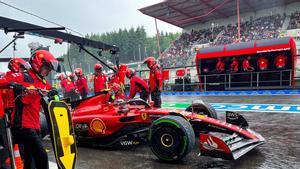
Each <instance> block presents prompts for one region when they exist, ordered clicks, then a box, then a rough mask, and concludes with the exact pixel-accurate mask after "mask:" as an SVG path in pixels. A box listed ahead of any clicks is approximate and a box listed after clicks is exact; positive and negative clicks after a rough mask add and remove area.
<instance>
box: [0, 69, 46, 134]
mask: <svg viewBox="0 0 300 169" xmlns="http://www.w3.org/2000/svg"><path fill="white" fill-rule="evenodd" d="M12 82H15V83H19V84H21V85H23V86H24V87H34V88H40V89H46V90H49V89H50V88H51V85H50V84H49V83H48V82H47V81H45V80H43V79H41V78H40V77H38V76H37V75H36V74H35V73H34V72H33V70H31V69H30V70H28V72H25V73H14V74H11V75H8V76H6V77H4V78H1V79H0V87H6V86H7V85H9V84H10V83H12ZM21 94H23V93H16V95H21ZM40 99H41V96H40V95H39V93H38V92H36V91H30V92H28V94H26V95H24V96H22V97H18V99H16V103H15V113H14V121H13V125H14V127H16V128H29V129H35V130H40V109H41V103H40Z"/></svg>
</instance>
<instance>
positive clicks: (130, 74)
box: [126, 68, 135, 78]
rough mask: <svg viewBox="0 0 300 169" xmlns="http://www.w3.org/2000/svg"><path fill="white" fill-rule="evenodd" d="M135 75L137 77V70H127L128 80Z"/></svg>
mask: <svg viewBox="0 0 300 169" xmlns="http://www.w3.org/2000/svg"><path fill="white" fill-rule="evenodd" d="M134 75H135V70H134V69H131V68H128V69H127V70H126V77H127V78H131V77H132V76H134Z"/></svg>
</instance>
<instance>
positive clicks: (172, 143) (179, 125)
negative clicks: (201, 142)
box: [148, 116, 195, 162]
mask: <svg viewBox="0 0 300 169" xmlns="http://www.w3.org/2000/svg"><path fill="white" fill-rule="evenodd" d="M148 139H149V143H150V147H151V150H152V152H153V153H154V154H155V155H156V156H157V157H158V158H159V159H160V160H162V161H168V162H175V161H179V160H181V159H182V158H184V157H185V156H186V155H187V154H188V153H189V152H190V151H191V150H192V148H193V147H194V145H195V135H194V131H193V128H192V126H191V124H190V123H189V122H188V121H187V120H185V119H184V118H182V117H180V116H164V117H161V118H159V119H157V120H156V121H154V122H153V124H152V126H151V128H150V130H149V137H148Z"/></svg>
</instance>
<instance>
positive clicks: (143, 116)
mask: <svg viewBox="0 0 300 169" xmlns="http://www.w3.org/2000/svg"><path fill="white" fill-rule="evenodd" d="M141 117H142V120H146V119H147V118H148V115H147V113H145V112H143V113H142V114H141Z"/></svg>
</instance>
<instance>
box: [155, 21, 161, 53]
mask: <svg viewBox="0 0 300 169" xmlns="http://www.w3.org/2000/svg"><path fill="white" fill-rule="evenodd" d="M154 20H155V28H156V39H157V49H158V58H160V57H161V50H160V42H159V39H160V36H159V30H158V28H157V21H156V18H154Z"/></svg>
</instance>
